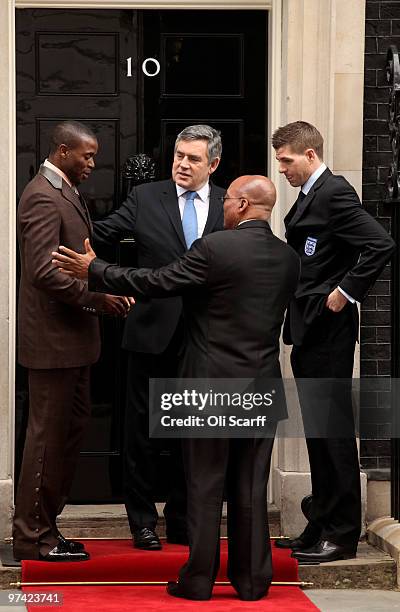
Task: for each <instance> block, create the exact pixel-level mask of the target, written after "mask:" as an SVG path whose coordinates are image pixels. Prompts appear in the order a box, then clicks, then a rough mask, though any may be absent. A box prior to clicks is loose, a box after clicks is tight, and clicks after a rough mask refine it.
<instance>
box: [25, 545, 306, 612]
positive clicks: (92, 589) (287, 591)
mask: <svg viewBox="0 0 400 612" xmlns="http://www.w3.org/2000/svg"><path fill="white" fill-rule="evenodd" d="M85 547H86V549H87V550H88V552H90V554H91V560H90V561H87V562H83V563H44V562H41V561H23V562H22V582H73V581H74V582H75V581H76V582H88V581H110V582H113V581H168V580H176V578H177V575H178V570H179V568H180V567H181V565H182V564H183V563H184V562H185V560H186V559H187V554H188V549H187V548H186V547H184V546H178V545H172V544H164V547H163V550H162V551H159V552H155V551H140V550H137V549H134V548H132V544H131V541H130V540H87V541H86V542H85ZM272 550H273V566H274V578H273V579H274V581H296V580H298V575H297V563H296V562H295V561H294V560H293V559H291V558H290V554H289V553H288V551H285V550H281V549H278V548H275V547H274V546H272ZM226 562H227V542H226V540H222V542H221V569H220V572H219V575H218V578H217V580H218V581H226V580H227V577H226ZM30 591H41V592H45V591H58V592H62V593H63V596H64V600H63V605H62V607H54V606H53V607H50V606H37V605H35V606H28V610H29V612H39V611H48V612H55V611H56V610H57V609H59V610H60V611H61V612H80V611H82V612H83V611H85V612H91V611H93V612H94V611H95V612H99V608H100V609H101V611H102V612H103V611H104V612H106V611H107V612H109V611H112V612H117V611H118V612H119V611H121V610H126V611H128V610H132V611H135V612H136V611H137V612H139V611H140V612H142V611H143V612H159V610H160V609H161V610H165V611H166V612H177V611H178V610H185V609H187V610H189V609H190V610H191V611H192V612H193V611H195V610H196V611H197V610H199V609H207V610H212V611H215V612H229V611H231V610H232V611H236V610H240V611H243V612H246V611H247V610H249V611H251V610H258V611H259V612H264V610H265V611H271V612H272V611H273V610H277V609H278V608H283V609H286V610H290V611H291V612H303V611H304V612H305V611H310V610H314V611H315V610H317V608H316V607H315V606H314V605H313V604H312V603H311V602H310V601H309V600H308V598H307V597H306V596H305V595H304V593H303V592H302V591H301V590H300V589H299V588H298V587H271V589H270V591H269V594H268V597H266V598H265V599H263V600H261V601H258V602H244V601H240V600H239V599H238V598H237V595H236V592H235V591H234V590H233V589H232V588H231V587H230V586H216V587H214V591H213V597H212V599H211V600H210V601H208V602H207V601H206V602H196V601H193V602H191V601H188V600H184V599H176V598H174V597H170V596H169V595H167V593H166V592H165V587H163V586H137V587H135V586H133V587H132V586H70V587H60V586H54V587H34V588H33V587H25V588H24V592H27V593H28V592H30Z"/></svg>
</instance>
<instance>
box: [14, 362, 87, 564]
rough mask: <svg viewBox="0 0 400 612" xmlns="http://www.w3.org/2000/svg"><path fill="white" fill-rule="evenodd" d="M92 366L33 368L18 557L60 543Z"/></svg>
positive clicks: (16, 540) (18, 507)
mask: <svg viewBox="0 0 400 612" xmlns="http://www.w3.org/2000/svg"><path fill="white" fill-rule="evenodd" d="M89 371H90V368H89V366H84V367H78V368H65V369H56V370H29V418H28V427H27V432H26V440H25V447H24V454H23V459H22V467H21V474H20V478H19V483H18V490H17V499H16V504H15V514H14V526H13V537H14V555H15V557H16V558H17V559H38V558H39V552H40V553H41V554H42V555H46V554H47V553H48V552H49V551H50V550H51V549H52V548H54V546H56V545H57V543H58V540H57V533H58V532H57V527H56V518H57V515H58V514H60V513H61V512H62V509H63V508H64V505H65V503H66V501H67V497H68V493H69V490H70V488H71V484H72V480H73V477H74V473H75V468H76V464H77V461H78V458H79V450H80V448H81V444H82V439H83V435H84V432H85V429H86V425H87V423H88V421H89V417H90V388H89Z"/></svg>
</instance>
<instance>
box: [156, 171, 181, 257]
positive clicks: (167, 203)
mask: <svg viewBox="0 0 400 612" xmlns="http://www.w3.org/2000/svg"><path fill="white" fill-rule="evenodd" d="M160 200H161V204H162V205H163V206H164V209H165V212H166V213H167V215H168V217H169V218H170V220H171V222H172V225H173V228H174V230H175V232H176V234H177V236H178V238H179V240H180V242H181V243H182V245H183V246H184V248H185V250H186V249H187V246H186V241H185V236H184V235H183V229H182V221H181V215H180V212H179V204H178V196H177V193H176V187H175V183H174V182H173V181H169V182H168V183H166V185H165V188H164V189H163V191H162V193H161V196H160Z"/></svg>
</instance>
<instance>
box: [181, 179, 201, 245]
mask: <svg viewBox="0 0 400 612" xmlns="http://www.w3.org/2000/svg"><path fill="white" fill-rule="evenodd" d="M196 196H197V191H187V192H186V193H185V198H186V202H185V208H184V209H183V216H182V227H183V233H184V235H185V241H186V246H187V248H188V249H190V247H191V246H192V244H193V242H194V241H195V240H197V213H196V208H195V206H194V199H195V197H196Z"/></svg>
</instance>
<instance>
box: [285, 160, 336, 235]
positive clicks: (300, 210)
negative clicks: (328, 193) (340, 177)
mask: <svg viewBox="0 0 400 612" xmlns="http://www.w3.org/2000/svg"><path fill="white" fill-rule="evenodd" d="M331 174H332V172H331V171H330V170H329V168H327V169H326V170H325V171H324V172H323V173H322V174H321V176H320V177H319V178H318V179H317V180H316V181H315V183H314V185H313V186H312V187H311V189H310V191H309V192H308V194H307V195H306V197H305V198H304V200H303V201H302V203H301V206H295V205H293V206H292V208H291V209H290V210H289V212H288V214H287V215H286V217H285V219H284V223H285V226H286V233H288V232H289V231H290V230H291V229H292V227H294V226H295V225H296V223H297V222H298V220H299V219H301V217H302V216H303V215H304V213H305V212H306V210H307V209H308V207H309V206H310V204H311V202H312V201H313V200H314V197H315V195H316V193H317V192H318V189H319V188H320V187H321V186H322V185H323V184H324V183H325V181H326V180H327V179H328V177H329V176H330V175H331Z"/></svg>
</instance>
